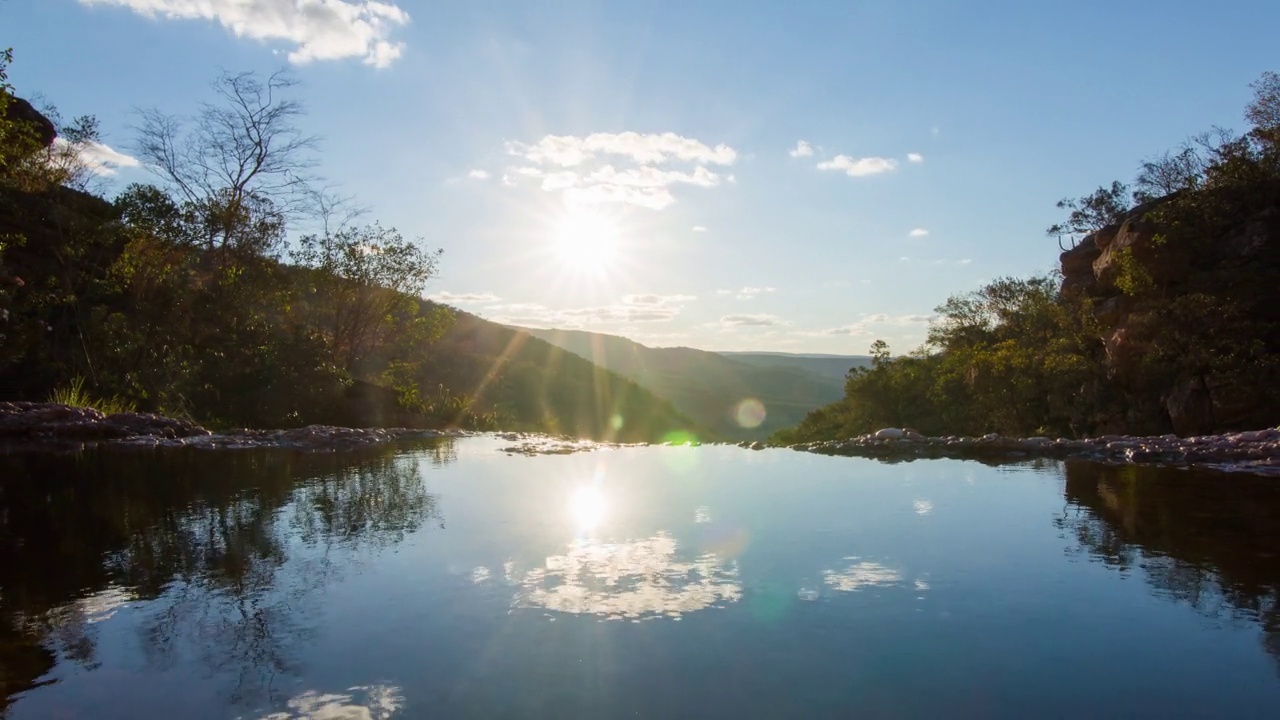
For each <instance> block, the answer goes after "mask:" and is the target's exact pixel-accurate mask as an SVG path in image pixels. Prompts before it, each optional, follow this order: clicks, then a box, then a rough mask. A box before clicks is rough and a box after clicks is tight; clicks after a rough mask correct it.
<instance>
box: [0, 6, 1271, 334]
mask: <svg viewBox="0 0 1280 720" xmlns="http://www.w3.org/2000/svg"><path fill="white" fill-rule="evenodd" d="M303 5H304V4H301V3H296V2H294V0H256V1H254V2H244V1H242V0H200V1H199V2H197V0H40V1H39V2H31V1H28V2H23V1H21V0H14V1H11V2H3V3H0V27H5V28H7V29H9V32H8V33H7V36H8V40H7V42H11V43H13V45H14V51H15V62H14V64H13V66H12V67H11V78H10V80H11V81H12V82H13V84H14V85H15V87H18V88H19V89H20V90H21V91H22V92H23V93H24V94H35V93H42V94H43V95H45V96H47V97H48V98H50V99H52V100H54V101H56V103H57V104H58V106H59V107H60V109H61V110H62V113H63V114H64V115H65V116H67V117H74V116H77V115H81V114H94V115H96V116H97V117H98V118H99V119H100V120H101V123H102V131H103V136H104V137H103V140H104V144H103V146H102V147H101V148H96V150H100V152H98V154H97V155H95V157H97V158H99V160H100V162H101V164H102V167H104V168H105V169H106V170H107V172H109V173H111V175H110V177H108V181H109V182H110V183H111V185H112V186H113V187H116V188H122V187H123V186H124V185H125V184H127V183H131V182H139V181H145V180H147V179H148V178H149V175H148V174H147V171H146V169H145V168H143V167H140V165H139V163H138V162H137V161H136V160H135V158H134V157H133V155H134V154H136V152H135V151H134V150H133V149H132V148H133V147H134V145H133V134H132V131H131V129H130V128H131V127H132V126H134V125H136V123H137V114H136V108H139V107H156V108H159V109H160V110H162V111H165V112H170V113H190V112H192V111H194V109H196V108H197V107H198V106H199V103H200V102H202V101H205V100H207V99H209V83H210V81H211V80H212V79H213V77H214V75H215V74H216V72H217V68H225V69H227V70H232V71H241V70H244V71H256V72H259V73H269V72H271V71H273V70H277V69H280V68H288V69H289V70H291V72H292V73H293V74H294V76H295V77H296V78H297V79H298V80H299V81H300V82H301V87H300V90H299V93H300V94H299V98H300V100H302V102H303V103H304V104H305V106H306V109H307V115H306V116H305V117H304V118H302V120H301V123H302V125H303V129H304V130H305V131H307V132H311V133H315V134H317V135H319V136H321V137H322V139H323V143H322V154H321V158H322V160H321V163H320V166H319V167H317V168H316V170H317V171H318V172H320V173H322V174H323V175H324V176H325V177H327V178H329V179H330V180H331V181H332V182H333V183H335V184H336V186H337V187H338V188H339V189H340V190H341V191H342V192H344V193H347V194H350V195H351V196H353V197H355V198H356V199H357V200H358V202H359V203H360V204H361V205H363V206H365V207H367V208H368V209H369V210H370V217H373V218H377V219H379V220H380V221H381V222H383V223H384V224H386V225H389V226H395V227H397V228H399V229H400V230H401V231H402V232H403V233H404V234H405V235H406V236H409V237H421V238H422V240H423V242H424V244H425V245H426V246H428V247H431V248H442V249H443V250H444V255H443V257H442V260H441V264H440V275H439V277H437V278H435V279H433V281H432V284H431V286H430V287H429V289H428V294H429V295H430V296H432V297H433V298H435V299H438V300H440V301H443V302H446V303H449V304H451V305H455V306H457V307H460V308H462V309H464V310H467V311H470V312H473V313H476V314H478V315H480V316H482V317H485V318H488V319H490V320H495V321H498V322H503V323H508V324H517V325H526V326H531V327H559V328H576V329H582V330H590V331H596V332H606V333H613V334H619V335H624V336H627V337H630V338H633V339H635V340H637V341H640V342H642V343H645V344H648V345H655V346H672V345H686V346H691V347H699V348H706V349H719V350H773V351H791V352H815V353H817V352H822V353H845V354H863V353H866V352H867V349H868V347H869V345H870V344H871V342H872V341H873V340H875V339H876V338H883V339H885V340H887V341H888V342H889V344H890V346H891V347H892V349H893V351H894V352H905V351H907V350H910V349H911V348H913V347H915V346H916V345H918V344H919V343H921V342H922V341H923V340H924V337H925V333H926V328H927V324H928V321H929V319H930V317H931V316H932V314H933V309H934V308H935V307H937V306H938V305H940V304H941V303H942V302H944V301H945V300H946V299H947V297H948V296H949V295H951V294H956V293H961V292H966V291H969V290H972V289H974V288H976V287H979V286H980V285H982V284H983V283H984V282H985V281H989V280H992V279H995V278H997V277H1001V276H1006V275H1017V276H1026V275H1030V274H1032V273H1037V272H1048V271H1051V270H1053V269H1054V268H1055V267H1056V260H1057V254H1058V252H1059V249H1058V246H1057V244H1056V243H1055V242H1054V241H1053V240H1052V239H1049V238H1047V237H1046V236H1045V233H1044V229H1045V227H1046V226H1048V225H1049V224H1051V223H1052V222H1055V221H1057V220H1058V219H1060V215H1061V213H1060V211H1058V210H1057V209H1056V208H1055V207H1054V204H1055V203H1056V202H1057V201H1058V200H1059V199H1061V198H1063V197H1066V196H1078V195H1081V194H1084V193H1087V192H1089V191H1091V190H1092V189H1093V188H1095V187H1097V186H1099V185H1100V184H1103V183H1109V182H1110V181H1112V180H1113V179H1129V178H1131V177H1132V175H1133V173H1134V171H1135V169H1136V166H1137V163H1138V161H1139V160H1140V159H1142V158H1144V157H1149V156H1151V155H1154V154H1155V153H1158V152H1160V151H1163V150H1165V149H1167V148H1169V147H1173V146H1175V145H1176V144H1177V143H1178V142H1179V141H1181V140H1182V139H1183V138H1185V137H1186V136H1187V135H1189V134H1191V133H1194V132H1197V131H1199V130H1202V129H1204V128H1206V127H1211V126H1214V125H1222V126H1226V127H1233V128H1237V129H1240V128H1242V127H1243V126H1244V122H1243V120H1242V119H1241V117H1240V108H1242V107H1243V106H1244V105H1245V103H1246V101H1247V99H1248V97H1249V87H1248V85H1249V83H1250V82H1251V81H1253V80H1254V79H1255V78H1257V77H1258V75H1259V73H1260V72H1262V71H1263V70H1266V69H1269V68H1274V66H1275V63H1276V52H1275V29H1276V27H1277V26H1280V3H1275V2H1273V1H1265V0H1257V1H1253V2H1246V1H1230V0H1228V1H1226V2H1220V3H1216V4H1214V6H1213V8H1212V10H1209V11H1206V10H1205V9H1204V8H1203V5H1202V4H1201V3H1190V2H1167V3H1163V4H1160V5H1159V6H1158V7H1157V6H1155V5H1147V4H1139V3H1114V2H1108V3H1104V2H1084V3H1034V2H1016V3H1015V2H998V3H981V4H977V5H975V4H971V3H955V2H943V1H942V0H916V1H911V2H888V1H873V2H825V3H787V4H781V3H765V2H737V1H735V2H728V1H720V2H696V3H692V2H656V1H642V2H632V3H618V2H605V1H603V0H601V1H596V2H585V1H577V2H575V1H570V2H563V3H554V4H548V3H514V2H512V3H472V2H439V3H437V2H432V3H426V2H416V1H414V0H383V1H382V2H379V3H365V2H357V1H356V0H330V1H329V2H327V3H325V4H324V6H323V9H316V8H317V7H318V5H313V6H309V7H311V8H312V9H310V10H308V9H304V8H303ZM1190 99H1194V101H1189V100H1190ZM109 194H110V193H109Z"/></svg>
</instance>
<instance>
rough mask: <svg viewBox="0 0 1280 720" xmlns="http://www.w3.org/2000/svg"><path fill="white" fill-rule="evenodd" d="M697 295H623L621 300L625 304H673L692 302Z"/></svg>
mask: <svg viewBox="0 0 1280 720" xmlns="http://www.w3.org/2000/svg"><path fill="white" fill-rule="evenodd" d="M697 299H698V296H697V295H652V294H649V295H624V296H623V297H622V302H623V303H624V304H626V305H675V304H679V303H686V302H693V301H694V300H697Z"/></svg>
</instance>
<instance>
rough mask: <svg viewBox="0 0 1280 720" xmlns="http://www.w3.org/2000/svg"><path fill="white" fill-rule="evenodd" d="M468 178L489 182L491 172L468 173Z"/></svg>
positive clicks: (474, 171)
mask: <svg viewBox="0 0 1280 720" xmlns="http://www.w3.org/2000/svg"><path fill="white" fill-rule="evenodd" d="M467 177H469V178H471V179H472V180H488V179H489V171H488V170H472V171H471V172H469V173H467Z"/></svg>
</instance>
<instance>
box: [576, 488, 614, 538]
mask: <svg viewBox="0 0 1280 720" xmlns="http://www.w3.org/2000/svg"><path fill="white" fill-rule="evenodd" d="M569 511H570V513H571V514H572V516H573V519H574V520H575V521H577V523H578V527H579V528H580V529H582V530H594V529H595V528H597V527H599V526H600V523H601V522H603V521H604V513H605V501H604V493H602V492H600V488H597V487H593V486H590V485H587V486H584V487H580V488H578V489H577V491H575V492H574V493H573V497H572V498H571V499H570V501H569Z"/></svg>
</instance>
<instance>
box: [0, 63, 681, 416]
mask: <svg viewBox="0 0 1280 720" xmlns="http://www.w3.org/2000/svg"><path fill="white" fill-rule="evenodd" d="M9 61H10V55H9V54H8V53H5V54H4V55H3V57H0V86H3V87H2V88H0V399H36V400H42V399H45V398H47V397H50V396H51V395H52V396H54V397H57V398H59V399H61V400H63V401H68V402H74V403H75V404H81V405H85V404H87V405H93V406H98V407H101V408H102V409H104V410H105V409H106V408H108V407H110V408H112V409H124V408H134V407H136V408H138V409H140V410H144V411H154V412H160V413H164V414H172V415H180V416H183V417H189V418H193V419H195V420H197V421H200V422H203V423H206V424H208V425H211V426H214V427H229V426H231V427H233V426H250V427H290V426H297V425H304V424H308V423H332V424H345V425H411V426H455V427H464V428H474V429H491V428H496V427H498V426H501V427H504V428H512V429H528V430H547V431H555V432H570V433H574V434H578V435H587V436H591V437H597V438H611V439H624V440H652V439H659V438H661V437H663V436H664V435H666V434H667V433H668V432H672V431H692V430H693V429H694V428H693V427H692V424H691V423H690V421H689V420H687V419H686V418H684V417H683V416H681V415H680V414H679V413H678V412H676V411H675V410H674V409H673V408H672V407H671V406H670V405H668V404H667V403H665V402H662V401H660V400H658V399H657V398H655V397H654V396H652V395H651V394H649V393H648V392H647V391H644V390H643V389H641V388H639V387H638V386H636V385H635V384H634V383H632V382H630V381H628V380H625V379H623V378H621V377H618V376H616V375H614V374H612V373H608V372H604V371H599V370H598V369H596V368H594V367H593V366H591V364H590V363H587V362H584V361H580V359H578V358H574V357H572V356H569V355H568V354H567V353H564V352H563V351H559V350H558V349H555V348H552V347H551V346H550V345H547V344H546V343H543V342H541V341H537V340H532V339H531V338H528V337H527V336H525V337H522V338H520V337H518V336H517V334H516V333H515V332H513V331H511V330H509V329H506V328H501V327H498V326H496V325H492V324H491V323H486V322H484V321H482V320H479V319H478V318H469V317H466V316H460V315H459V314H457V313H456V312H455V311H454V310H452V309H451V308H448V307H446V306H442V305H438V304H435V303H432V302H429V301H427V300H424V299H423V298H422V293H423V292H424V289H425V287H426V285H427V283H428V282H429V281H430V280H431V279H432V278H433V277H435V275H436V273H437V268H438V266H439V262H440V252H439V251H438V250H436V251H433V250H427V249H425V248H424V247H423V245H422V243H421V241H419V240H414V239H409V238H405V237H404V236H403V235H401V234H400V233H399V232H398V231H396V230H395V229H394V228H391V227H384V226H382V225H380V224H377V223H363V222H361V220H362V218H361V215H362V213H361V212H360V211H359V210H358V209H357V208H355V207H354V206H353V205H352V204H351V202H350V201H349V200H348V199H346V198H341V197H338V196H335V195H334V194H333V193H332V192H331V191H329V190H328V189H327V186H326V185H325V184H324V181H323V180H322V179H321V178H319V177H317V176H316V175H315V174H314V172H313V170H314V168H315V166H316V164H317V161H316V148H317V140H316V139H315V138H312V137H308V136H306V135H304V134H303V133H301V132H300V130H299V129H298V127H297V125H296V124H295V122H296V120H297V118H298V117H299V115H300V114H301V113H302V108H301V107H300V106H299V105H298V104H297V103H295V102H294V101H292V100H291V99H290V93H289V90H290V88H291V87H292V82H291V81H290V80H289V79H288V78H287V77H284V76H281V75H274V76H271V77H269V78H266V79H260V78H258V77H256V76H254V75H251V74H240V75H224V76H222V77H220V78H219V79H218V80H217V81H216V82H215V83H214V86H213V90H214V98H213V101H212V102H210V103H208V104H205V105H202V106H201V108H200V109H199V110H198V112H197V113H196V114H195V115H194V116H192V117H176V116H170V115H166V114H163V113H160V112H159V111H154V110H151V111H144V112H143V113H142V118H141V122H140V123H139V130H138V133H139V137H138V138H137V141H136V144H135V149H136V153H137V154H138V155H139V156H140V159H141V160H142V161H143V162H144V163H145V165H146V166H147V168H148V169H150V170H152V171H153V172H154V173H155V175H156V177H157V184H155V185H137V184H135V185H130V186H129V187H127V188H125V189H124V190H123V191H122V192H120V193H119V194H118V195H117V196H116V197H115V198H114V199H113V200H111V201H107V200H105V199H103V198H100V197H98V196H95V195H93V194H91V193H89V192H86V191H85V188H89V187H93V186H94V185H95V183H94V182H93V180H94V172H93V171H94V168H92V167H90V166H88V165H86V164H84V163H82V162H80V160H79V157H80V154H79V150H80V148H81V147H83V146H84V145H85V144H86V143H92V142H95V141H97V122H96V120H94V119H93V118H91V117H83V118H78V119H76V120H75V121H73V122H71V123H66V124H64V123H62V122H61V120H60V118H59V116H58V115H56V114H55V113H43V114H42V113H41V112H38V111H36V110H35V109H34V108H32V107H31V106H30V105H29V104H28V103H26V102H25V101H23V100H21V99H19V98H17V97H16V96H15V95H14V94H13V91H12V88H10V87H9V86H8V84H7V78H6V76H5V75H4V71H5V69H6V68H7V65H8V62H9ZM55 132H56V133H57V134H58V136H59V137H61V141H59V142H54V134H55ZM569 358H572V359H569ZM94 398H111V400H109V401H101V400H99V401H95V400H94Z"/></svg>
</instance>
